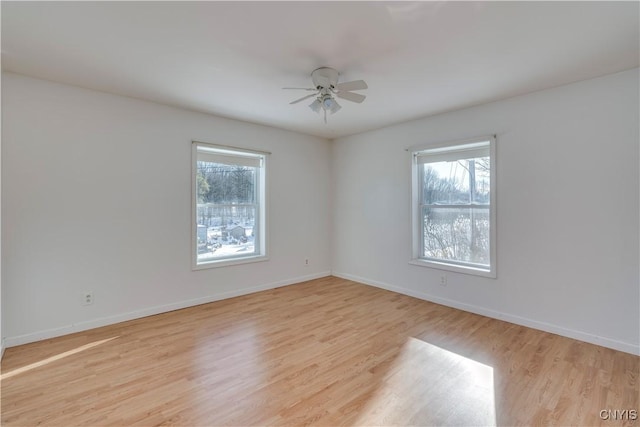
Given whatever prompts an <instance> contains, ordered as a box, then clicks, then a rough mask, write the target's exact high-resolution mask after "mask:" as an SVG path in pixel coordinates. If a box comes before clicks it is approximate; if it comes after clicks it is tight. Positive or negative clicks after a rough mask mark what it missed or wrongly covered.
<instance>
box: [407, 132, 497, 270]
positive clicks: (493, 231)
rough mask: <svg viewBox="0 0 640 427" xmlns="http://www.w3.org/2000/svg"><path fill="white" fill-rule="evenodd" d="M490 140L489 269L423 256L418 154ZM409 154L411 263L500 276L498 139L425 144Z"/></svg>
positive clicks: (480, 138)
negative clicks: (497, 184) (497, 195)
mask: <svg viewBox="0 0 640 427" xmlns="http://www.w3.org/2000/svg"><path fill="white" fill-rule="evenodd" d="M487 141H488V142H489V156H490V163H489V173H490V177H489V183H490V187H491V191H490V196H489V227H490V230H489V268H483V267H481V266H478V267H476V266H473V265H469V264H466V263H461V262H458V261H455V260H452V261H448V260H434V259H428V258H424V257H422V248H421V246H422V245H423V244H424V243H423V239H424V237H423V228H422V219H421V218H422V215H421V210H422V204H421V198H420V191H421V185H422V184H421V182H420V179H419V178H420V173H419V166H420V165H419V163H418V156H419V154H420V153H423V152H426V151H429V150H434V149H447V148H449V149H450V150H443V152H447V151H448V152H453V151H456V150H455V148H456V147H460V146H465V145H471V144H474V143H475V144H477V143H481V142H487ZM407 151H408V152H409V154H410V157H411V201H410V203H411V206H410V209H411V211H410V212H411V260H410V261H409V264H412V265H417V266H421V267H428V268H435V269H439V270H445V271H452V272H456V273H464V274H471V275H475V276H481V277H488V278H493V279H495V278H496V277H497V214H496V213H497V205H496V193H497V191H496V189H497V187H496V182H497V179H496V136H495V135H490V136H481V137H476V138H468V139H464V140H456V141H448V142H442V143H436V144H423V145H418V146H414V147H411V148H409V149H407ZM462 206H464V205H462Z"/></svg>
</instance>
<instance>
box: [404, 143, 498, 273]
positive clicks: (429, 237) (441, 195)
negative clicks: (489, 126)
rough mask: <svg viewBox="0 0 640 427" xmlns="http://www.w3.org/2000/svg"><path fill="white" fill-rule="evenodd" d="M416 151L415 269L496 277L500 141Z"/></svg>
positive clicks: (414, 153) (413, 175)
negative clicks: (498, 154) (418, 266)
mask: <svg viewBox="0 0 640 427" xmlns="http://www.w3.org/2000/svg"><path fill="white" fill-rule="evenodd" d="M411 151H412V154H413V156H412V157H413V171H412V172H413V173H412V179H413V185H412V192H413V197H412V201H413V202H412V205H413V206H412V216H413V221H412V222H413V233H412V236H413V261H412V264H417V265H423V266H429V267H435V268H441V269H445V270H452V271H458V272H463V273H471V274H477V275H481V276H487V277H496V261H495V253H496V238H495V236H496V220H495V217H496V215H495V207H496V206H495V191H494V190H495V138H493V137H490V138H480V139H475V140H472V141H465V142H461V143H450V144H446V145H441V146H438V147H429V148H421V149H413V150H411Z"/></svg>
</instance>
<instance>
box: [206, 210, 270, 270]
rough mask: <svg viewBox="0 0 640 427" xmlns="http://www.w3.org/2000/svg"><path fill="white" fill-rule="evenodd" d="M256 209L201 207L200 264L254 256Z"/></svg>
mask: <svg viewBox="0 0 640 427" xmlns="http://www.w3.org/2000/svg"><path fill="white" fill-rule="evenodd" d="M256 209H257V206H256V205H253V206H234V205H215V204H212V203H206V204H198V239H197V240H198V262H201V261H212V260H215V259H218V258H229V257H236V256H243V255H252V254H255V253H256V245H255V243H256V236H257V235H258V233H257V230H256V224H257V222H256Z"/></svg>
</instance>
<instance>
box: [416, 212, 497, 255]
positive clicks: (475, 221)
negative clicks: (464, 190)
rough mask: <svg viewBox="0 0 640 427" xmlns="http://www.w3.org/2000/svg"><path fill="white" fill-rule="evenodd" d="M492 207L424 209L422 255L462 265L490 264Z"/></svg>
mask: <svg viewBox="0 0 640 427" xmlns="http://www.w3.org/2000/svg"><path fill="white" fill-rule="evenodd" d="M489 226H490V219H489V208H488V207H478V208H438V207H435V208H434V207H423V208H422V230H423V235H424V246H423V251H422V256H423V257H425V258H431V259H437V260H451V261H456V262H461V263H471V264H481V265H485V266H488V265H489V263H490V245H489V243H490V242H489V236H490V233H489V230H490V229H489Z"/></svg>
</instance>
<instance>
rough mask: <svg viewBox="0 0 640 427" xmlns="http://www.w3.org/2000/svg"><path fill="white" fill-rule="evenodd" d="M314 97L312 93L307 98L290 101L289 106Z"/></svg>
mask: <svg viewBox="0 0 640 427" xmlns="http://www.w3.org/2000/svg"><path fill="white" fill-rule="evenodd" d="M314 96H316V94H315V93H312V94H311V95H307V96H303V97H302V98H299V99H296V100H295V101H291V102H290V103H289V104H297V103H298V102H300V101H304V100H305V99H309V98H312V97H314Z"/></svg>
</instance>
